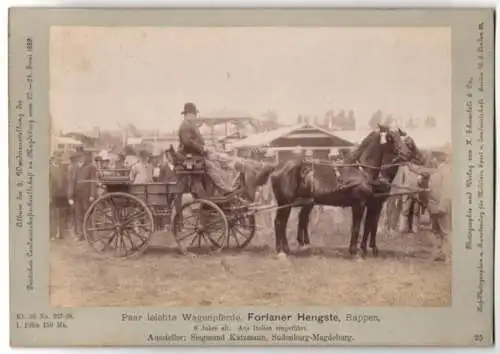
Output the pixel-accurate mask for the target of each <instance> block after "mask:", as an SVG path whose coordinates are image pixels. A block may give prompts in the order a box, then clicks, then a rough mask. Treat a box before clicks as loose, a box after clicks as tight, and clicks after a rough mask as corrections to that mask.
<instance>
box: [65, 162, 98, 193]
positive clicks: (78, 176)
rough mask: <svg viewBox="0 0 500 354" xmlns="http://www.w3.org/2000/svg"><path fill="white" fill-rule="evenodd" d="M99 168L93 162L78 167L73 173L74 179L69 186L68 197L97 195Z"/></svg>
mask: <svg viewBox="0 0 500 354" xmlns="http://www.w3.org/2000/svg"><path fill="white" fill-rule="evenodd" d="M96 178H97V169H96V167H95V166H94V164H93V163H86V164H84V165H83V166H82V167H76V169H75V171H74V173H72V179H71V180H70V181H69V186H68V199H74V198H75V196H77V197H78V198H85V199H89V198H90V197H93V198H96V196H97V183H96Z"/></svg>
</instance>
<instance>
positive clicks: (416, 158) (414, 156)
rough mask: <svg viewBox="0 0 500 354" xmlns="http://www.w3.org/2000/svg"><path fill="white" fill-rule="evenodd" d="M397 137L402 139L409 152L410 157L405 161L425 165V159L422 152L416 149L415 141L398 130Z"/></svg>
mask: <svg viewBox="0 0 500 354" xmlns="http://www.w3.org/2000/svg"><path fill="white" fill-rule="evenodd" d="M399 135H400V136H401V137H402V139H403V141H404V143H405V145H406V146H407V147H408V149H409V150H410V156H409V158H408V159H407V160H408V161H411V162H413V163H415V164H417V165H426V164H427V159H426V157H425V155H424V154H423V153H422V151H420V149H419V148H418V147H417V144H416V143H415V140H414V139H413V138H412V137H411V136H409V135H408V134H407V133H406V132H405V131H403V130H401V129H399Z"/></svg>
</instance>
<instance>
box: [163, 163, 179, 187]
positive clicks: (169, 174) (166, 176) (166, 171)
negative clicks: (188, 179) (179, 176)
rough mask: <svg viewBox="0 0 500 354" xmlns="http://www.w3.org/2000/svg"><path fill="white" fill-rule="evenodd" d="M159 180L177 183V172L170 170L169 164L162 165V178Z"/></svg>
mask: <svg viewBox="0 0 500 354" xmlns="http://www.w3.org/2000/svg"><path fill="white" fill-rule="evenodd" d="M159 180H160V181H161V182H167V183H168V182H175V180H176V176H175V171H174V170H173V169H171V168H170V166H169V165H168V163H165V162H164V163H162V164H161V165H160V177H159Z"/></svg>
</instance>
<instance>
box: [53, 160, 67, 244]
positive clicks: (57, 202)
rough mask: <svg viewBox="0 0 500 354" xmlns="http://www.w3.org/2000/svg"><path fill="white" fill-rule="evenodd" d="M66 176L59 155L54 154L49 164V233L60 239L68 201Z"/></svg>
mask: <svg viewBox="0 0 500 354" xmlns="http://www.w3.org/2000/svg"><path fill="white" fill-rule="evenodd" d="M66 183H67V176H66V171H65V168H64V167H63V165H62V161H61V156H60V155H55V156H54V157H53V158H52V160H51V164H50V233H51V238H52V239H61V238H62V237H63V234H64V232H65V230H66V226H67V225H66V222H67V210H68V203H67V200H66V188H67V186H66Z"/></svg>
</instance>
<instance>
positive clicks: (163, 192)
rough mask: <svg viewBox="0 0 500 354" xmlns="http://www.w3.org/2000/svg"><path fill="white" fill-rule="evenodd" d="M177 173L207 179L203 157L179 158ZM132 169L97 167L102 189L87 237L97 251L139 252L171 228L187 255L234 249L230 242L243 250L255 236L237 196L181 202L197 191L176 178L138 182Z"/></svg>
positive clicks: (122, 254)
mask: <svg viewBox="0 0 500 354" xmlns="http://www.w3.org/2000/svg"><path fill="white" fill-rule="evenodd" d="M174 171H175V173H176V175H177V180H179V179H181V178H183V179H187V180H189V181H191V180H196V179H198V180H202V179H204V178H206V177H207V174H206V163H205V159H204V158H203V157H193V156H190V155H187V156H185V157H184V159H182V160H180V161H179V160H177V161H176V163H175V164H174ZM129 172H130V170H129V169H109V170H98V181H97V183H98V185H99V187H100V189H101V190H102V193H101V195H100V197H99V198H98V199H97V200H95V201H94V202H93V203H92V205H91V206H90V207H89V209H88V210H87V213H86V215H85V218H84V227H83V229H84V234H85V238H86V239H87V241H88V242H89V243H90V244H91V245H92V246H93V247H94V249H96V250H97V251H98V252H100V253H103V254H106V255H111V256H112V257H114V258H128V257H133V256H138V255H140V254H142V253H143V252H144V251H145V250H146V249H147V248H148V246H149V245H150V243H151V241H152V236H153V234H154V233H155V232H157V231H162V230H167V229H169V230H170V231H172V233H173V235H174V238H175V240H176V242H177V244H178V246H179V248H180V250H181V251H182V252H183V253H185V254H186V253H191V252H192V250H193V248H196V250H197V251H199V250H206V249H209V250H210V251H211V252H214V251H219V250H221V249H223V248H227V247H230V246H231V241H233V243H234V244H235V245H236V246H237V247H238V248H243V247H245V246H246V245H248V244H249V242H250V240H251V239H252V238H253V236H254V234H255V228H256V226H255V219H254V216H253V214H252V213H250V212H249V209H248V205H245V203H242V202H241V200H239V199H238V198H235V197H234V196H227V197H213V198H212V197H207V198H204V199H202V198H197V199H194V200H192V201H190V202H187V203H185V204H184V205H182V203H176V202H175V199H176V198H179V200H182V194H183V193H191V194H193V193H192V191H191V190H182V189H183V188H181V187H180V185H179V183H177V182H170V183H162V182H155V183H147V184H133V183H131V181H130V178H129ZM182 185H183V186H186V184H182ZM187 185H188V186H190V185H191V184H190V183H188V184H187ZM177 204H178V205H177ZM175 205H177V206H176V207H175V208H174V206H175ZM175 209H177V210H175ZM174 211H175V212H174ZM186 242H188V244H186Z"/></svg>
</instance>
